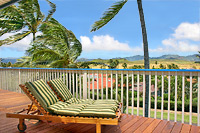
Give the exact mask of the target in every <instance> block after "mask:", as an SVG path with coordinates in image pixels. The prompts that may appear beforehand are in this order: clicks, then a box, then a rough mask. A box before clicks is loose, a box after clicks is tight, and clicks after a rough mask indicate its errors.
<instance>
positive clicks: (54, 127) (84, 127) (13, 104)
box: [0, 89, 200, 133]
mask: <svg viewBox="0 0 200 133" xmlns="http://www.w3.org/2000/svg"><path fill="white" fill-rule="evenodd" d="M3 101H4V102H3ZM30 103H31V101H30V100H29V99H28V97H27V96H26V95H25V94H20V93H16V92H10V91H7V90H1V89H0V120H1V121H0V132H1V133H7V132H9V133H18V129H17V125H18V121H19V120H18V119H14V118H6V116H5V114H6V112H15V111H19V110H21V109H23V108H27V105H28V104H30ZM25 123H26V125H27V130H26V132H28V133H36V132H37V133H38V132H39V133H44V132H46V133H47V132H48V133H57V132H59V133H69V132H71V133H94V132H95V131H96V125H91V124H73V123H69V124H62V123H46V122H40V123H37V124H33V123H31V121H27V120H26V121H25ZM180 131H181V132H182V133H189V132H191V133H198V132H199V133H200V127H197V126H194V125H192V126H191V125H188V124H182V123H176V122H171V121H169V122H168V121H166V120H158V119H153V118H146V117H142V116H135V115H127V114H123V115H122V117H121V121H120V122H119V125H102V133H121V132H125V133H129V132H135V133H139V132H147V133H149V132H155V133H156V132H167V133H168V132H172V133H176V132H180Z"/></svg>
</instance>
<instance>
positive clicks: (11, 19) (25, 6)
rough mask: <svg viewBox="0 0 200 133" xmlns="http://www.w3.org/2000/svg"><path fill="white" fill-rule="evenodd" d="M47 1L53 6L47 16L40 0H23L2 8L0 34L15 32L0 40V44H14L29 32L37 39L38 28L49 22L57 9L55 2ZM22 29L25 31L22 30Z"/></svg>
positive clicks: (0, 12) (0, 11)
mask: <svg viewBox="0 0 200 133" xmlns="http://www.w3.org/2000/svg"><path fill="white" fill-rule="evenodd" d="M46 1H47V2H48V3H49V5H50V7H51V9H50V10H49V12H48V15H47V16H46V17H45V15H44V14H43V13H42V12H41V10H40V5H39V3H38V0H22V1H20V2H19V3H18V4H16V5H11V6H9V7H7V8H4V9H2V10H0V36H2V35H4V34H5V33H15V34H14V35H12V36H10V37H8V38H6V39H4V40H0V46H1V45H10V44H13V43H15V42H17V41H20V40H22V39H23V38H25V37H26V36H28V35H29V34H32V35H33V40H35V34H36V32H38V28H39V27H40V26H41V25H42V24H43V23H45V22H47V21H48V20H49V19H50V18H51V16H52V15H53V13H54V12H55V11H56V6H55V4H53V3H52V2H50V1H49V0H46ZM21 30H23V31H22V32H20V31H21Z"/></svg>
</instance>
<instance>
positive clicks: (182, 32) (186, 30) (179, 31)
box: [172, 23, 200, 41]
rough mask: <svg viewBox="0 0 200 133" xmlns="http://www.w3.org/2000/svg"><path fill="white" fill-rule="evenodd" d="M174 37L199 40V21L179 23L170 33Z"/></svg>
mask: <svg viewBox="0 0 200 133" xmlns="http://www.w3.org/2000/svg"><path fill="white" fill-rule="evenodd" d="M172 36H173V37H174V38H175V39H178V40H182V39H189V40H192V41H200V23H194V24H191V23H181V24H180V25H179V26H178V27H177V28H176V29H175V33H174V34H172Z"/></svg>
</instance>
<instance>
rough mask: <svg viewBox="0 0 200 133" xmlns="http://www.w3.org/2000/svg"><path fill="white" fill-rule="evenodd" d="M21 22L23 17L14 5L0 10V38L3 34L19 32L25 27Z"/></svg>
mask: <svg viewBox="0 0 200 133" xmlns="http://www.w3.org/2000/svg"><path fill="white" fill-rule="evenodd" d="M23 21H24V20H23V17H22V15H21V14H20V13H19V12H18V10H17V9H16V6H15V5H12V6H9V7H7V8H4V9H2V10H0V27H1V29H0V36H2V35H3V34H5V33H9V32H13V31H14V32H17V31H20V30H21V29H22V28H24V27H25V26H26V25H25V23H24V22H23Z"/></svg>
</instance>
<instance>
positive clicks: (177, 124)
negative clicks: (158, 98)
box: [171, 122, 183, 133]
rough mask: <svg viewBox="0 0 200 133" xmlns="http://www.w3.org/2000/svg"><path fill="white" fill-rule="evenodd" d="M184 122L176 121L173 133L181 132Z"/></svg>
mask: <svg viewBox="0 0 200 133" xmlns="http://www.w3.org/2000/svg"><path fill="white" fill-rule="evenodd" d="M182 126H183V124H182V123H180V122H176V123H175V125H174V128H173V129H172V132H171V133H180V132H181V129H182Z"/></svg>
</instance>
